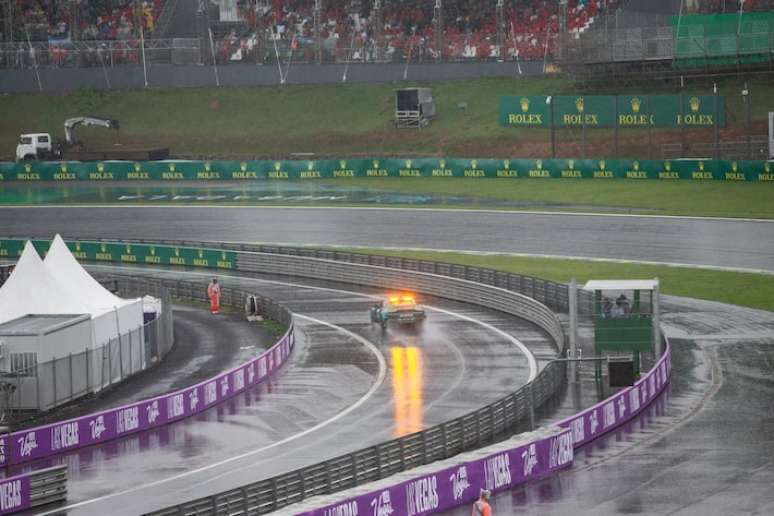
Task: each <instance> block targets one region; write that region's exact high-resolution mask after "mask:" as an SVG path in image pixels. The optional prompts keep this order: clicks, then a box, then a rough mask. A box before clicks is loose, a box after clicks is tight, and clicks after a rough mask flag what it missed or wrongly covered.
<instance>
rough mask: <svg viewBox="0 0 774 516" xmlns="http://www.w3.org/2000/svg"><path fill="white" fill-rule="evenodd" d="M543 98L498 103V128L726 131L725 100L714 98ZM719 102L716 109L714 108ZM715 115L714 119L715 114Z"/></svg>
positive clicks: (507, 99) (512, 98) (505, 99)
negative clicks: (704, 128)
mask: <svg viewBox="0 0 774 516" xmlns="http://www.w3.org/2000/svg"><path fill="white" fill-rule="evenodd" d="M548 99H549V97H548V96H545V95H542V96H541V95H537V96H536V95H530V96H504V97H500V98H499V99H498V111H499V122H500V125H503V126H505V127H544V128H548V127H551V124H552V120H551V107H552V106H551V104H553V124H554V126H555V127H583V126H584V125H585V126H586V128H589V129H593V128H608V129H609V128H612V127H616V126H618V127H619V128H647V127H655V128H678V127H683V126H684V127H690V128H700V127H715V125H716V124H717V126H718V127H725V125H726V104H725V97H723V96H720V95H718V96H717V97H716V96H714V95H682V96H681V95H618V96H613V95H580V96H578V95H573V96H568V95H557V96H553V97H550V99H551V101H550V102H549V101H548ZM715 102H717V106H715ZM716 113H717V115H716Z"/></svg>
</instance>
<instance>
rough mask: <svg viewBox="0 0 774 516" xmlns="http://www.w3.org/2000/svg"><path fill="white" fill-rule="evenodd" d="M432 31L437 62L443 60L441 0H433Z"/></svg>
mask: <svg viewBox="0 0 774 516" xmlns="http://www.w3.org/2000/svg"><path fill="white" fill-rule="evenodd" d="M433 32H434V33H435V51H436V58H435V60H436V61H438V62H439V63H440V62H441V61H442V60H443V5H442V4H441V0H435V7H434V8H433Z"/></svg>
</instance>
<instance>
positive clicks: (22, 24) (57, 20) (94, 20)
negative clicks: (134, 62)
mask: <svg viewBox="0 0 774 516" xmlns="http://www.w3.org/2000/svg"><path fill="white" fill-rule="evenodd" d="M163 3H164V2H163V0H144V1H142V2H139V3H138V4H139V5H138V7H139V11H140V12H139V13H135V12H134V6H135V2H134V1H133V0H96V1H94V0H89V1H78V2H75V5H76V6H77V7H76V8H77V26H76V27H73V18H74V14H73V8H72V4H73V2H69V1H56V0H15V6H14V7H15V8H14V12H15V13H16V19H15V20H14V25H15V27H16V32H15V34H14V38H13V39H15V40H21V41H23V40H25V39H27V36H28V34H29V38H30V39H31V40H33V41H45V40H49V41H51V42H53V43H56V42H60V43H62V44H66V42H68V41H70V40H71V39H72V37H73V35H77V38H78V39H81V40H127V39H133V38H136V37H137V24H138V23H142V24H143V29H144V30H145V32H146V33H150V32H153V27H154V23H155V20H156V19H157V18H158V15H159V13H160V12H161V9H162V7H163ZM73 29H75V30H73ZM74 33H75V34H74Z"/></svg>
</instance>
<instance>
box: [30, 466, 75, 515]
mask: <svg viewBox="0 0 774 516" xmlns="http://www.w3.org/2000/svg"><path fill="white" fill-rule="evenodd" d="M29 477H30V507H40V506H42V505H48V504H50V503H58V502H64V501H66V500H67V466H66V465H60V466H53V467H50V468H46V469H39V470H36V471H33V472H32V473H30V475H29Z"/></svg>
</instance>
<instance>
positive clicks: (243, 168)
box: [239, 161, 247, 172]
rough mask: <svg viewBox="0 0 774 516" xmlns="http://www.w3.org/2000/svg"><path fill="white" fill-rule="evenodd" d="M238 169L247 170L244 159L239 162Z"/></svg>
mask: <svg viewBox="0 0 774 516" xmlns="http://www.w3.org/2000/svg"><path fill="white" fill-rule="evenodd" d="M239 170H241V171H242V172H247V163H246V162H244V161H243V162H241V163H240V164H239Z"/></svg>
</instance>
